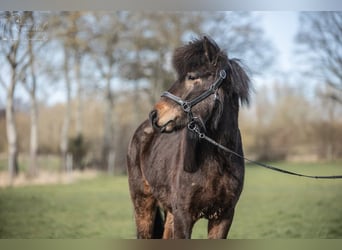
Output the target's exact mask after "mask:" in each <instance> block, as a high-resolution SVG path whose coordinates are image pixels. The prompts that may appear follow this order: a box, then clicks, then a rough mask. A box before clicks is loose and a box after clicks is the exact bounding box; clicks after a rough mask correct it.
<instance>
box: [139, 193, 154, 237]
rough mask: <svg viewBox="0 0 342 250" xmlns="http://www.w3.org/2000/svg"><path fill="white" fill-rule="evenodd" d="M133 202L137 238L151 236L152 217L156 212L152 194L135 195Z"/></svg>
mask: <svg viewBox="0 0 342 250" xmlns="http://www.w3.org/2000/svg"><path fill="white" fill-rule="evenodd" d="M133 202H134V209H135V222H136V226H137V237H138V239H151V238H152V237H153V227H154V218H155V214H156V200H155V199H154V198H153V197H152V196H145V195H144V196H139V197H136V199H135V200H134V201H133Z"/></svg>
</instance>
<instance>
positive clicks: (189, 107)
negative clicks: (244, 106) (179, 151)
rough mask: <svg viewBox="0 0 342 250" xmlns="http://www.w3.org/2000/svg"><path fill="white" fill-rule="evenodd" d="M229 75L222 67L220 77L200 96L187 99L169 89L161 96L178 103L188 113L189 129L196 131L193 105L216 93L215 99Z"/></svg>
mask: <svg viewBox="0 0 342 250" xmlns="http://www.w3.org/2000/svg"><path fill="white" fill-rule="evenodd" d="M226 77H227V73H226V71H225V70H224V69H221V70H220V71H219V74H218V77H217V79H216V81H215V82H213V83H212V84H211V85H210V87H209V88H208V89H207V90H206V91H204V92H203V93H202V94H200V95H199V96H197V97H195V98H193V99H191V100H189V101H186V100H183V99H182V98H180V97H178V96H175V95H174V94H171V93H170V92H168V91H165V92H164V93H163V94H162V95H161V96H162V97H166V98H169V99H171V100H172V101H174V102H175V103H177V104H178V105H179V106H181V107H182V109H183V111H184V112H185V113H186V114H187V115H188V120H189V122H188V129H189V130H192V131H194V130H195V129H199V128H198V127H197V125H196V124H195V118H196V117H194V115H193V113H192V107H193V106H195V105H196V104H198V103H200V102H202V101H203V100H205V99H207V98H208V97H209V96H211V95H213V94H215V99H216V98H217V91H218V89H219V88H220V86H221V85H222V82H223V80H224V79H225V78H226Z"/></svg>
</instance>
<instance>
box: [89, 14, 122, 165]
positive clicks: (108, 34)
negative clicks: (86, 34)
mask: <svg viewBox="0 0 342 250" xmlns="http://www.w3.org/2000/svg"><path fill="white" fill-rule="evenodd" d="M93 17H94V18H95V20H93V22H96V25H97V29H96V30H93V39H92V41H91V42H90V47H91V53H92V59H93V61H94V63H95V65H96V68H97V70H98V71H99V73H100V79H99V83H100V84H99V85H101V86H99V87H100V88H101V89H102V90H103V92H102V95H103V97H104V130H103V131H104V132H103V143H102V162H103V165H104V166H107V168H108V169H109V168H110V167H111V166H110V165H113V164H114V163H113V159H114V155H115V138H114V135H115V131H114V130H115V127H114V117H113V111H114V104H115V95H114V93H113V80H114V78H115V77H118V75H119V74H118V72H117V63H118V60H119V57H120V54H121V53H120V50H119V43H120V41H121V35H122V34H123V33H124V31H125V24H124V22H123V21H122V20H123V19H124V18H125V15H124V14H123V12H107V13H101V14H94V15H93Z"/></svg>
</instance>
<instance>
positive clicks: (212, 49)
mask: <svg viewBox="0 0 342 250" xmlns="http://www.w3.org/2000/svg"><path fill="white" fill-rule="evenodd" d="M203 47H204V54H205V56H206V57H207V59H208V61H209V63H212V62H213V60H214V59H215V58H216V55H217V53H218V47H217V45H216V44H215V42H214V41H212V40H211V39H210V38H209V37H207V36H204V38H203Z"/></svg>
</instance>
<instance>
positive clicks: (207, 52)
mask: <svg viewBox="0 0 342 250" xmlns="http://www.w3.org/2000/svg"><path fill="white" fill-rule="evenodd" d="M173 66H174V68H175V70H176V72H177V76H178V78H177V80H176V82H175V83H174V84H173V85H172V86H171V88H170V89H169V90H168V91H167V92H166V93H164V94H163V96H162V97H161V99H160V100H159V101H158V102H157V103H156V104H155V106H154V110H152V111H151V113H150V119H151V122H152V124H153V126H154V127H155V128H156V129H158V130H160V131H161V132H173V131H175V130H178V129H182V128H184V127H185V126H186V125H187V124H188V123H189V119H191V117H192V116H193V117H195V119H198V121H200V122H201V123H202V124H203V125H205V124H207V123H208V121H211V122H210V124H211V126H212V127H217V123H218V120H219V118H220V116H221V115H222V111H223V107H222V104H223V103H224V99H225V98H226V97H227V98H231V99H232V101H233V100H234V101H235V102H232V103H233V104H234V105H235V106H236V105H237V110H238V106H239V104H238V102H239V99H240V100H241V101H242V102H248V95H249V93H248V86H249V85H248V84H249V79H248V76H247V75H246V74H245V72H244V71H243V70H242V68H241V67H240V65H239V64H238V63H237V62H236V61H235V60H229V59H228V57H227V55H226V53H224V52H223V51H221V50H220V48H219V47H218V46H217V44H216V43H215V42H214V41H213V40H211V39H210V38H208V37H203V38H202V39H200V40H195V41H193V42H191V43H189V44H187V45H185V46H183V47H180V48H178V49H176V50H175V52H174V55H173ZM222 71H224V72H222ZM222 73H225V74H227V76H224V75H225V74H223V76H222ZM213 85H216V87H217V88H215V89H214V90H212V91H211V92H210V93H209V90H210V88H212V87H213ZM201 97H202V98H201ZM184 103H185V104H184ZM188 105H190V107H188ZM189 110H190V111H189Z"/></svg>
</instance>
